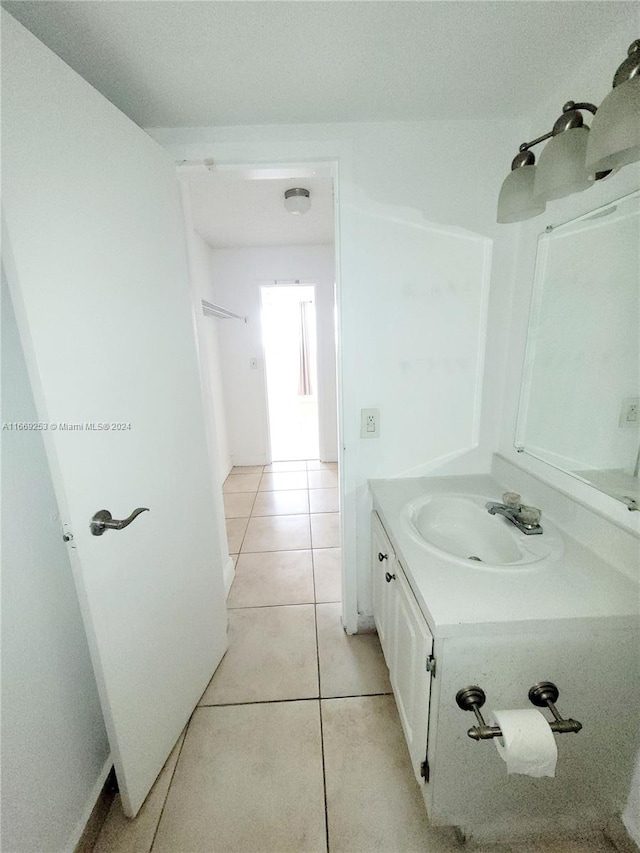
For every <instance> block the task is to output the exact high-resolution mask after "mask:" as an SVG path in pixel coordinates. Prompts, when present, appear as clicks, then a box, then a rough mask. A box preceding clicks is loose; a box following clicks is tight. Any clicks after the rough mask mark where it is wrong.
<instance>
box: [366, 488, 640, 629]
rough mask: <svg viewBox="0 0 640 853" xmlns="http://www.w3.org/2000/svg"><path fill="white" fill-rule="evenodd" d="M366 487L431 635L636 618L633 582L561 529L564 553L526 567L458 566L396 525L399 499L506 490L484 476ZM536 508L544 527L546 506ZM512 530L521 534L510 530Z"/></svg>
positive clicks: (496, 494)
mask: <svg viewBox="0 0 640 853" xmlns="http://www.w3.org/2000/svg"><path fill="white" fill-rule="evenodd" d="M369 489H370V491H371V495H372V497H373V505H374V508H375V510H376V511H377V513H378V515H379V516H380V519H381V521H382V523H383V525H384V528H385V530H386V532H387V534H388V535H389V537H390V539H391V542H392V544H393V547H394V549H395V551H396V556H397V558H398V559H399V561H400V563H401V564H402V567H403V569H404V571H405V574H406V575H407V579H408V580H409V583H410V584H411V588H412V589H413V592H414V594H415V596H416V599H417V600H418V604H419V605H420V608H421V609H422V612H423V613H424V616H425V618H426V620H427V622H428V624H429V627H430V629H431V632H432V633H433V634H434V636H435V637H447V636H454V635H460V634H488V633H504V631H505V630H506V628H507V624H508V626H509V631H514V632H515V631H517V632H525V631H531V630H532V629H533V627H534V626H533V623H534V622H539V621H550V620H552V621H553V622H554V624H555V625H556V626H560V623H562V622H565V621H566V622H567V624H568V625H569V624H570V623H571V620H575V619H597V620H600V619H608V620H615V621H616V624H619V627H620V628H624V627H626V625H627V624H628V625H629V626H630V625H632V624H634V623H636V621H637V619H638V617H639V616H640V588H639V587H638V585H637V584H635V583H634V581H633V580H631V579H630V578H629V577H627V576H625V575H624V574H622V573H620V572H619V571H617V570H616V568H615V567H614V566H613V565H611V564H609V563H607V562H605V561H604V560H602V559H601V558H600V557H599V556H597V555H596V554H594V553H593V552H592V551H590V550H589V549H587V548H585V547H584V546H583V545H581V544H580V543H579V542H578V541H576V540H575V539H572V538H571V537H569V536H568V535H567V534H566V533H565V532H564V531H560V533H561V536H562V539H563V544H564V553H563V554H562V556H561V557H559V558H558V559H556V560H544V561H541V562H538V563H533V564H532V565H531V566H530V567H527V568H526V569H523V568H522V567H520V568H518V569H516V570H511V569H509V568H508V567H505V568H500V569H489V568H482V567H479V566H475V565H468V564H465V565H462V564H460V562H459V561H457V560H455V559H452V558H448V557H446V556H445V555H442V556H440V555H437V554H436V553H434V552H433V551H429V550H427V549H425V548H424V547H423V546H422V545H421V544H420V542H419V541H418V540H417V539H416V537H414V536H412V535H411V534H410V533H409V532H408V531H407V529H406V526H405V525H404V524H403V523H402V522H401V518H402V510H403V508H404V507H405V506H406V504H407V503H408V502H410V501H412V500H415V499H416V498H418V497H420V496H422V495H427V494H434V495H435V494H437V495H476V496H481V497H486V498H488V499H490V500H495V501H501V500H502V493H503V491H505V489H504V487H503V486H502V485H501V484H500V483H498V482H497V481H496V480H494V479H493V478H492V477H490V476H489V475H486V474H477V475H469V476H455V477H418V478H412V479H397V480H370V481H369ZM541 509H542V526H543V528H544V524H545V518H546V516H545V511H544V510H545V508H544V507H541ZM551 521H552V522H553V518H552V519H551ZM504 523H506V524H508V522H506V521H505V522H504ZM513 529H514V530H516V528H513ZM556 530H557V528H556ZM516 534H517V535H522V536H523V537H524V534H520V533H519V531H517V530H516ZM544 535H545V534H544V533H543V534H542V536H544Z"/></svg>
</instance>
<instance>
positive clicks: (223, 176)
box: [187, 169, 334, 249]
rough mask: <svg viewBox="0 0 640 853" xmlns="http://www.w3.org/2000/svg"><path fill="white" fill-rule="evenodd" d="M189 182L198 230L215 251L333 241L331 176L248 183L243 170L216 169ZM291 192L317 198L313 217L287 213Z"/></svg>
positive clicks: (190, 178) (311, 213) (312, 198)
mask: <svg viewBox="0 0 640 853" xmlns="http://www.w3.org/2000/svg"><path fill="white" fill-rule="evenodd" d="M187 181H188V183H189V191H190V196H191V209H192V215H193V224H194V227H195V230H196V231H197V232H198V233H199V234H200V235H201V236H202V237H203V238H204V239H205V240H206V241H207V243H208V244H209V245H210V246H212V247H213V248H216V249H220V248H235V247H238V246H290V245H300V244H302V245H307V244H308V245H313V244H317V243H332V242H333V239H334V232H333V227H334V226H333V183H332V180H331V178H330V177H323V176H321V175H318V174H316V175H311V176H309V175H306V176H304V177H300V178H299V179H291V178H277V179H266V180H265V179H260V178H258V179H257V180H256V179H251V180H247V178H246V176H245V174H244V173H243V172H241V171H235V170H228V171H226V170H225V171H216V170H215V169H214V170H213V171H211V172H204V173H203V172H200V173H194V174H193V175H188V176H187ZM291 187H304V188H305V189H308V190H309V192H310V193H311V209H310V210H309V211H308V212H307V213H303V214H301V215H300V216H293V215H292V214H291V213H287V211H286V210H285V208H284V204H283V202H284V191H285V190H288V189H290V188H291Z"/></svg>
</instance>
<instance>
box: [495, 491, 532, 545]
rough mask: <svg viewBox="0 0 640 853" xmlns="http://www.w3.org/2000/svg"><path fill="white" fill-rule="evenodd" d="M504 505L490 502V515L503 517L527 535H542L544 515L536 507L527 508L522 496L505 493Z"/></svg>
mask: <svg viewBox="0 0 640 853" xmlns="http://www.w3.org/2000/svg"><path fill="white" fill-rule="evenodd" d="M502 500H503V503H498V502H497V501H488V503H487V504H486V507H487V510H488V511H489V514H490V515H503V516H504V517H505V518H506V519H507V521H510V522H511V523H512V524H515V526H516V527H517V528H518V530H521V531H522V532H523V533H525V534H526V535H527V536H531V535H532V534H535V533H542V527H541V526H540V517H541V516H542V513H541V511H540V510H539V509H537V508H536V507H535V506H525V505H524V504H523V503H522V502H521V500H520V495H518V494H516V493H515V492H505V493H504V494H503V496H502Z"/></svg>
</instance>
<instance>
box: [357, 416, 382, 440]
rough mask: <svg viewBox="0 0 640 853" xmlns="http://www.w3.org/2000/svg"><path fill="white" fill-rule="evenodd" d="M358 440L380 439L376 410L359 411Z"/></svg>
mask: <svg viewBox="0 0 640 853" xmlns="http://www.w3.org/2000/svg"><path fill="white" fill-rule="evenodd" d="M360 438H380V412H379V411H378V409H360Z"/></svg>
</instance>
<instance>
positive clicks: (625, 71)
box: [587, 39, 640, 169]
mask: <svg viewBox="0 0 640 853" xmlns="http://www.w3.org/2000/svg"><path fill="white" fill-rule="evenodd" d="M627 54H628V55H627V58H626V59H625V61H624V62H623V63H622V64H621V65H620V67H619V68H618V70H617V71H616V73H615V76H614V78H613V89H612V90H611V92H609V94H608V95H607V97H606V98H605V99H604V101H603V102H602V103H601V104H600V109H599V110H598V115H597V116H596V118H594V120H593V124H592V126H591V134H590V135H589V144H588V145H587V167H588V168H590V169H619V168H620V167H621V166H626V165H627V164H628V163H635V161H636V160H640V39H636V40H635V41H634V42H633V43H632V44H631V45H630V46H629V50H628V51H627Z"/></svg>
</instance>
